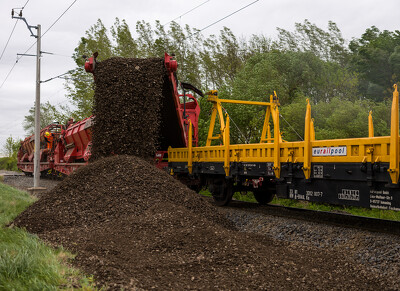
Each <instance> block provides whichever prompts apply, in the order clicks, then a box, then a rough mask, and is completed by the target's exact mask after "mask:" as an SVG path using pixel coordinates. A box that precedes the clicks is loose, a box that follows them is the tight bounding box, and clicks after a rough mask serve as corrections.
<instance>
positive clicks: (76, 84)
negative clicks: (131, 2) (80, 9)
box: [66, 19, 125, 120]
mask: <svg viewBox="0 0 400 291" xmlns="http://www.w3.org/2000/svg"><path fill="white" fill-rule="evenodd" d="M117 24H119V25H120V26H121V27H124V25H125V23H124V22H122V24H121V23H119V22H117ZM118 29H119V27H116V28H115V29H114V30H115V31H116V32H118ZM120 30H123V28H121V29H120ZM117 34H118V33H117ZM121 34H123V33H121ZM121 37H122V36H121ZM122 47H123V46H122V45H121V46H120V47H117V49H121V48H122ZM94 52H98V53H99V57H98V60H99V61H101V60H105V59H108V58H110V57H111V56H113V48H112V46H111V41H110V39H109V37H108V34H107V29H106V28H105V26H104V24H103V23H102V21H101V20H100V19H99V20H97V22H96V24H95V25H93V26H92V27H90V28H89V29H88V30H87V31H86V33H85V37H82V38H81V40H80V42H79V44H78V47H76V48H75V52H74V54H73V59H74V60H75V63H76V65H77V67H76V69H75V70H73V71H72V72H71V74H70V80H69V81H67V83H66V89H67V91H68V96H67V97H68V98H69V99H70V101H71V104H72V105H73V107H74V108H76V109H75V110H74V111H73V112H72V113H71V115H72V116H73V117H74V118H75V119H78V120H79V119H84V118H86V117H88V116H90V115H92V107H93V96H94V90H93V81H92V79H91V77H92V76H89V75H88V73H86V72H85V70H84V69H83V68H84V65H85V59H84V58H83V57H82V56H83V55H86V56H91V55H92V54H93V53H94Z"/></svg>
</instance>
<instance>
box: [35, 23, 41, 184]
mask: <svg viewBox="0 0 400 291" xmlns="http://www.w3.org/2000/svg"><path fill="white" fill-rule="evenodd" d="M40 39H41V25H40V24H38V25H37V48H36V99H35V155H34V161H33V187H34V188H36V187H39V181H40Z"/></svg>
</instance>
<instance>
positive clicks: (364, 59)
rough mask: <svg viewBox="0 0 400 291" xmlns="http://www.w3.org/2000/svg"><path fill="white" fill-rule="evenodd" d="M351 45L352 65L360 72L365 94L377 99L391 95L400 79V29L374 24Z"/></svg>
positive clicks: (362, 89) (361, 88) (362, 88)
mask: <svg viewBox="0 0 400 291" xmlns="http://www.w3.org/2000/svg"><path fill="white" fill-rule="evenodd" d="M349 48H350V50H351V52H352V57H351V67H352V69H354V70H355V71H356V72H358V73H359V76H360V88H359V90H360V93H361V96H363V97H367V98H369V99H372V100H376V101H381V100H383V99H384V98H390V96H391V92H392V86H393V84H395V83H396V82H399V81H400V31H398V30H396V31H394V32H391V31H388V30H384V31H380V30H379V29H378V28H377V27H375V26H372V27H371V28H368V29H367V30H366V31H365V32H364V34H363V35H362V36H361V37H360V38H359V39H354V40H352V41H351V42H350V45H349Z"/></svg>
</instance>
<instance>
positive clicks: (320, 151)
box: [312, 146, 347, 157]
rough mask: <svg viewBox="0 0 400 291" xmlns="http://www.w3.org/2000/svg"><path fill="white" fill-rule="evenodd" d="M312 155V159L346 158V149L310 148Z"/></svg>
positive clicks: (344, 147)
mask: <svg viewBox="0 0 400 291" xmlns="http://www.w3.org/2000/svg"><path fill="white" fill-rule="evenodd" d="M312 155H313V156H314V157H327V156H347V147H346V146H340V147H318V148H312Z"/></svg>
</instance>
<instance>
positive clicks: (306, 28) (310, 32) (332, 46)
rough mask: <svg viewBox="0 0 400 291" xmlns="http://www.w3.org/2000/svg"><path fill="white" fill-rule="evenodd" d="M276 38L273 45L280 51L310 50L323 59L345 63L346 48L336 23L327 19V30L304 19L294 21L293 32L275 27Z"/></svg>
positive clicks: (347, 53) (346, 56) (346, 57)
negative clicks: (302, 20)
mask: <svg viewBox="0 0 400 291" xmlns="http://www.w3.org/2000/svg"><path fill="white" fill-rule="evenodd" d="M277 30H278V40H277V41H276V42H275V43H274V45H273V47H274V48H276V49H278V50H281V51H294V52H312V53H313V54H314V55H316V56H317V57H319V58H320V59H321V60H324V61H331V62H337V63H340V64H346V63H347V59H348V55H349V52H348V49H347V47H346V43H345V40H344V38H343V37H342V33H341V31H340V29H339V28H338V27H337V25H336V23H334V22H332V21H329V22H328V30H327V31H326V30H323V29H321V28H319V27H318V26H316V25H315V24H312V23H311V22H310V21H309V20H307V19H305V20H304V22H303V23H295V30H294V31H293V32H290V31H287V30H285V29H282V28H277Z"/></svg>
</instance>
